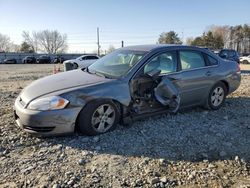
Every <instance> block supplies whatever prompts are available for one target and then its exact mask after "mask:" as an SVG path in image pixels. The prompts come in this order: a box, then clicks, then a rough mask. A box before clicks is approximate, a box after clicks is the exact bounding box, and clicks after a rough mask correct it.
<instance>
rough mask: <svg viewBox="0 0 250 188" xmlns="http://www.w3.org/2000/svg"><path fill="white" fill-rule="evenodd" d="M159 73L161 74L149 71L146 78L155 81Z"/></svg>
mask: <svg viewBox="0 0 250 188" xmlns="http://www.w3.org/2000/svg"><path fill="white" fill-rule="evenodd" d="M160 73H161V70H157V69H154V70H151V71H149V72H147V73H146V75H147V76H148V77H151V78H153V79H156V78H158V76H159V75H160Z"/></svg>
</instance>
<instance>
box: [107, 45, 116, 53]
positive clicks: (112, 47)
mask: <svg viewBox="0 0 250 188" xmlns="http://www.w3.org/2000/svg"><path fill="white" fill-rule="evenodd" d="M113 51H115V47H114V46H113V45H110V46H109V48H108V51H107V53H108V54H109V53H111V52H113Z"/></svg>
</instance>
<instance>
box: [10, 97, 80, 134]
mask: <svg viewBox="0 0 250 188" xmlns="http://www.w3.org/2000/svg"><path fill="white" fill-rule="evenodd" d="M80 110H81V108H80V107H77V108H68V109H67V108H66V109H61V110H51V111H35V110H29V109H26V108H24V107H23V106H22V105H21V104H20V102H19V101H18V100H16V102H15V105H14V117H15V120H16V123H17V125H18V126H19V127H20V128H21V129H23V130H24V131H26V132H28V133H31V134H37V135H44V136H49V135H58V134H68V133H73V132H74V130H75V122H76V119H77V116H78V114H79V112H80Z"/></svg>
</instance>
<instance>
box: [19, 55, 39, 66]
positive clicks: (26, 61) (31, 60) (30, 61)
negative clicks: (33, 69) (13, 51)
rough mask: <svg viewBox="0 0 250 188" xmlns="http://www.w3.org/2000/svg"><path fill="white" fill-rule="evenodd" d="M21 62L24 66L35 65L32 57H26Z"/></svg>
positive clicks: (34, 59)
mask: <svg viewBox="0 0 250 188" xmlns="http://www.w3.org/2000/svg"><path fill="white" fill-rule="evenodd" d="M22 62H23V63H25V64H26V63H27V64H30V63H36V58H35V57H33V56H26V57H25V58H23V60H22Z"/></svg>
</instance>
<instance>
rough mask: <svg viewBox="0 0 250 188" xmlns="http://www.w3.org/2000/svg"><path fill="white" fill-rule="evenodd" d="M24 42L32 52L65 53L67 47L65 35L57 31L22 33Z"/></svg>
mask: <svg viewBox="0 0 250 188" xmlns="http://www.w3.org/2000/svg"><path fill="white" fill-rule="evenodd" d="M23 38H24V41H25V42H26V43H27V44H28V45H30V46H31V48H32V50H33V51H34V52H37V51H42V52H46V53H51V54H56V53H62V52H65V51H66V49H67V47H68V45H67V35H66V34H60V33H59V32H58V31H57V30H54V31H50V30H44V31H39V32H33V33H32V35H30V34H29V32H27V31H24V32H23Z"/></svg>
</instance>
